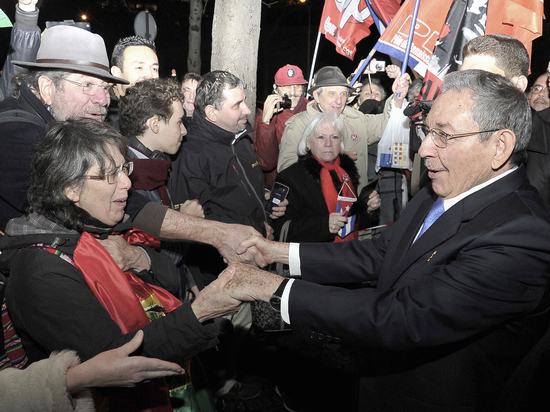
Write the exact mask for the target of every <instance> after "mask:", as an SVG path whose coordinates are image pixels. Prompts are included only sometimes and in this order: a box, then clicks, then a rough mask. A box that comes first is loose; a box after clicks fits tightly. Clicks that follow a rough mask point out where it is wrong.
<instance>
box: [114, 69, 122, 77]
mask: <svg viewBox="0 0 550 412" xmlns="http://www.w3.org/2000/svg"><path fill="white" fill-rule="evenodd" d="M111 74H112V75H113V76H116V77H122V70H120V67H118V66H111Z"/></svg>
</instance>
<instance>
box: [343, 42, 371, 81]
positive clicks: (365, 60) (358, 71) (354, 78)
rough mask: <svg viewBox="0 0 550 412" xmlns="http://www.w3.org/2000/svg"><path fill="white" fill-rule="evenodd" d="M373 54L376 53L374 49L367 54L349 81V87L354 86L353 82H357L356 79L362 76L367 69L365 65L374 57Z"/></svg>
mask: <svg viewBox="0 0 550 412" xmlns="http://www.w3.org/2000/svg"><path fill="white" fill-rule="evenodd" d="M374 53H376V49H375V48H373V49H372V50H371V51H370V52H369V54H368V55H367V57H365V59H364V60H363V63H362V64H361V66H360V67H359V70H357V73H355V75H354V76H353V78H352V79H351V82H350V83H349V84H350V86H353V85H354V84H355V82H356V81H357V79H358V78H359V77H360V76H361V74H363V72H364V71H365V69H366V68H367V65H368V64H369V63H370V61H371V59H372V56H374Z"/></svg>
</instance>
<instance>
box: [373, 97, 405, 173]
mask: <svg viewBox="0 0 550 412" xmlns="http://www.w3.org/2000/svg"><path fill="white" fill-rule="evenodd" d="M405 106H406V104H405V102H403V107H405ZM409 129H410V121H409V118H408V117H407V116H405V115H404V114H403V109H400V108H397V107H393V108H392V111H391V113H390V118H389V119H388V124H387V125H386V128H385V129H384V133H383V134H382V138H381V139H380V141H379V142H378V154H377V156H376V167H375V170H376V172H378V171H379V170H380V169H381V168H391V169H409V170H411V169H412V162H411V159H410V157H409Z"/></svg>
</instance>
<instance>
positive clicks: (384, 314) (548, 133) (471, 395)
mask: <svg viewBox="0 0 550 412" xmlns="http://www.w3.org/2000/svg"><path fill="white" fill-rule="evenodd" d="M36 3H37V2H36V0H19V1H18V5H17V7H16V17H15V25H14V27H13V29H12V34H11V43H10V51H9V53H8V56H7V58H6V61H5V63H4V66H3V69H2V78H1V81H0V97H1V98H2V100H1V101H0V136H1V137H0V230H1V232H2V236H0V252H1V253H0V273H1V277H0V298H1V302H0V303H1V305H2V316H1V319H2V329H1V331H2V334H1V335H0V336H1V337H2V339H1V341H0V409H2V410H3V409H6V410H8V409H9V410H14V411H34V410H36V411H48V410H51V411H61V412H63V411H94V410H97V411H103V410H105V411H145V410H150V411H169V410H174V411H195V412H197V411H211V410H219V411H220V412H229V411H244V412H252V411H277V410H288V411H323V410H344V411H348V410H349V411H367V410H368V411H380V412H382V411H384V412H386V411H457V410H460V411H520V410H534V409H532V408H533V407H534V406H533V405H535V402H537V401H538V399H539V397H540V396H542V395H543V391H542V388H543V385H544V383H545V378H546V377H547V375H548V371H549V370H550V368H549V365H548V364H547V361H546V359H547V350H548V348H549V347H550V330H549V321H550V315H549V313H550V293H548V292H549V281H550V242H548V240H546V241H545V240H544V239H546V237H547V233H549V232H546V230H547V229H548V230H549V231H550V215H549V214H548V208H549V207H550V161H549V160H550V159H549V158H548V156H549V150H550V149H549V146H550V143H549V142H550V116H549V113H550V98H549V86H550V85H549V80H550V77H549V74H548V73H543V74H541V75H538V74H535V76H533V79H534V82H533V83H532V85H531V86H530V87H529V88H528V85H529V80H528V70H529V55H528V53H527V50H526V49H525V47H524V45H523V44H522V43H521V42H520V41H519V40H517V39H515V38H513V37H510V36H506V35H483V36H480V37H477V38H474V39H472V40H470V41H469V42H468V43H467V44H466V46H465V47H464V49H463V50H462V53H461V56H460V63H461V64H460V68H459V70H458V71H456V72H452V73H448V74H447V75H446V76H445V79H444V82H443V85H442V88H441V90H440V92H439V94H438V95H437V97H436V98H435V100H434V101H433V102H422V104H421V103H420V95H421V91H420V88H421V84H422V79H421V78H420V76H418V74H417V73H412V72H411V73H410V74H407V73H401V72H400V69H399V68H398V67H397V66H395V65H393V64H389V65H388V66H387V67H385V70H384V72H380V73H379V72H376V70H374V69H371V67H369V66H367V68H366V69H365V73H364V74H363V75H362V76H361V80H360V82H359V83H358V84H355V85H352V84H350V81H349V78H350V77H351V76H350V77H346V75H344V73H343V72H342V71H341V70H340V68H338V67H336V66H325V67H321V68H319V69H318V70H317V71H316V73H315V75H314V77H313V79H312V83H311V84H309V85H308V82H307V81H306V80H305V78H304V74H303V72H302V70H301V68H300V67H298V66H296V65H293V64H286V65H284V66H282V67H281V68H279V69H278V70H277V71H276V73H275V74H274V83H273V92H272V93H271V94H270V95H268V96H267V97H266V98H265V101H264V102H263V104H262V105H260V106H261V108H258V109H257V110H255V112H254V108H251V107H248V105H247V103H246V97H247V89H246V87H245V85H244V83H243V82H242V80H241V79H239V77H238V76H237V75H236V74H234V73H230V72H228V71H223V70H214V71H210V72H207V73H202V74H197V73H191V72H190V73H187V74H185V75H184V76H183V78H182V79H180V82H177V81H175V80H174V79H173V78H170V79H163V78H160V77H159V59H158V56H157V51H156V48H155V44H154V42H152V41H150V40H147V39H145V38H142V37H140V36H128V37H124V38H121V39H120V40H119V41H118V42H117V44H116V45H115V47H114V49H113V51H112V54H111V59H109V57H108V53H107V50H106V47H105V43H104V41H103V39H102V38H101V36H100V35H98V34H94V33H92V32H90V31H88V30H85V29H83V28H79V27H75V26H71V25H57V26H54V27H50V28H48V29H47V30H45V31H44V32H43V33H41V31H40V29H39V28H38V26H37V19H38V9H37V8H36ZM61 45H62V46H61ZM413 77H414V78H415V79H414V80H413ZM389 83H391V93H388V92H389V91H390V90H389V88H388V89H386V84H389ZM411 108H412V109H415V108H418V110H405V109H411ZM407 111H408V112H409V114H408V115H406V113H407ZM388 142H389V143H388ZM418 159H422V164H421V165H418V167H416V166H415V164H418ZM373 228H376V230H374V229H373ZM266 317H267V318H270V319H273V318H275V322H274V323H276V324H278V325H279V329H278V330H276V331H273V330H272V329H268V328H267V327H266V326H265V318H266Z"/></svg>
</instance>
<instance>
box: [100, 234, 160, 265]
mask: <svg viewBox="0 0 550 412" xmlns="http://www.w3.org/2000/svg"><path fill="white" fill-rule="evenodd" d="M99 242H100V243H101V245H102V246H103V247H104V248H105V250H106V251H107V252H108V253H109V255H111V257H112V258H113V260H114V261H115V263H116V264H117V266H118V267H119V268H120V269H121V270H123V271H127V270H130V269H135V270H137V271H141V270H149V269H150V268H151V264H150V260H149V257H148V256H146V254H147V252H146V251H145V250H144V249H142V248H140V247H138V246H132V245H130V244H129V243H128V242H127V241H126V240H125V239H124V238H123V237H122V236H120V235H110V236H109V237H108V238H107V239H100V240H99Z"/></svg>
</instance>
